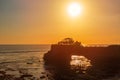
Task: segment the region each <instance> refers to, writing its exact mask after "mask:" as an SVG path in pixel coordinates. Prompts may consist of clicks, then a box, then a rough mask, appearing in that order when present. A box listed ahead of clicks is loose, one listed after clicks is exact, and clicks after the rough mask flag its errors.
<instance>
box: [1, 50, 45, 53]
mask: <svg viewBox="0 0 120 80" xmlns="http://www.w3.org/2000/svg"><path fill="white" fill-rule="evenodd" d="M30 52H44V51H40V50H36V51H0V53H30Z"/></svg>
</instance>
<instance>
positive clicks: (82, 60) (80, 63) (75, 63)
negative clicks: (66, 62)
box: [70, 55, 92, 70]
mask: <svg viewBox="0 0 120 80" xmlns="http://www.w3.org/2000/svg"><path fill="white" fill-rule="evenodd" d="M70 65H71V68H72V69H81V70H87V69H88V67H90V66H92V65H91V61H90V60H89V59H87V58H86V57H85V56H79V55H72V56H71V61H70Z"/></svg>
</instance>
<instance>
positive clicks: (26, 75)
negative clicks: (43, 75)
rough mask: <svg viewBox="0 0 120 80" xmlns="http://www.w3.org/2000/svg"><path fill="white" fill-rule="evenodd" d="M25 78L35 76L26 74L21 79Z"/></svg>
mask: <svg viewBox="0 0 120 80" xmlns="http://www.w3.org/2000/svg"><path fill="white" fill-rule="evenodd" d="M25 77H33V75H30V74H24V75H22V76H21V78H25Z"/></svg>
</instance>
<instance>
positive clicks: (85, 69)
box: [44, 38, 120, 80]
mask: <svg viewBox="0 0 120 80" xmlns="http://www.w3.org/2000/svg"><path fill="white" fill-rule="evenodd" d="M44 61H45V64H46V65H52V66H54V67H55V69H56V70H57V72H58V75H59V78H58V75H57V78H56V79H60V74H64V75H67V76H69V78H68V77H65V76H64V77H62V78H61V80H72V79H73V77H74V76H76V77H78V76H79V79H78V80H82V79H86V78H85V77H86V76H87V78H88V79H86V80H93V79H94V80H102V79H103V78H109V77H113V76H116V75H118V74H120V45H108V46H83V45H82V44H81V42H78V41H74V40H73V39H72V38H65V39H63V40H62V41H60V42H58V43H57V44H52V45H51V50H50V51H48V53H46V54H45V55H44ZM76 74H77V75H76ZM71 76H72V77H71ZM81 76H82V77H83V76H85V77H83V78H81ZM118 76H119V77H120V75H118ZM80 78H81V79H80ZM98 78H99V79H98ZM75 79H76V78H75ZM73 80H74V79H73Z"/></svg>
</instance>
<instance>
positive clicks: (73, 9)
mask: <svg viewBox="0 0 120 80" xmlns="http://www.w3.org/2000/svg"><path fill="white" fill-rule="evenodd" d="M67 10H68V14H69V15H70V16H72V17H75V16H78V15H80V14H81V13H82V6H81V5H80V4H79V3H77V2H74V3H71V4H69V5H68V9H67Z"/></svg>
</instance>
